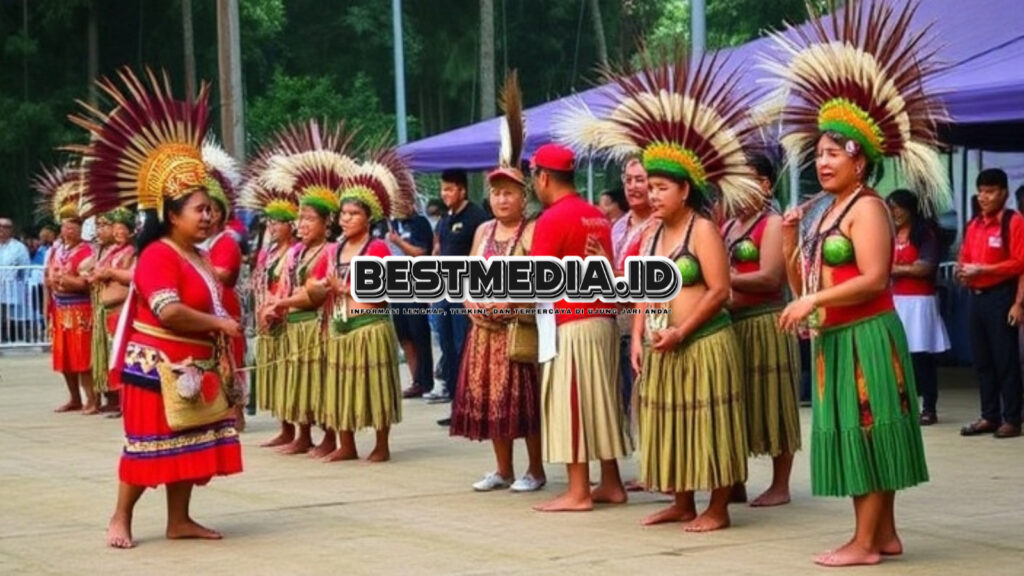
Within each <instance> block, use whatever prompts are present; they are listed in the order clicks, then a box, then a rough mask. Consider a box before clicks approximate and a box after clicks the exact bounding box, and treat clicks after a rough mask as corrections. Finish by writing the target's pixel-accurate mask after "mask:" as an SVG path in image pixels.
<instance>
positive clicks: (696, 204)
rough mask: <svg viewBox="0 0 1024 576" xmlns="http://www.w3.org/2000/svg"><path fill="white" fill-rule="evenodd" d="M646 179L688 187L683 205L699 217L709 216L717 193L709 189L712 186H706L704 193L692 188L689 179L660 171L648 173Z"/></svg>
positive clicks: (694, 187) (692, 185)
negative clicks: (658, 179)
mask: <svg viewBox="0 0 1024 576" xmlns="http://www.w3.org/2000/svg"><path fill="white" fill-rule="evenodd" d="M647 178H664V179H666V180H671V181H672V182H675V183H676V184H678V185H679V186H684V185H685V186H689V187H690V193H689V194H688V195H687V196H686V202H685V204H686V205H687V206H689V207H690V208H692V209H693V210H694V211H695V212H697V213H698V214H700V215H701V216H705V217H710V216H711V208H712V205H713V204H714V201H715V196H716V195H717V193H718V192H717V190H715V189H712V188H711V186H712V184H708V189H707V190H706V191H704V190H700V189H699V188H697V187H696V186H694V184H693V182H692V181H691V180H690V179H689V178H686V177H683V176H679V175H676V174H672V173H671V172H664V171H661V170H650V171H648V172H647Z"/></svg>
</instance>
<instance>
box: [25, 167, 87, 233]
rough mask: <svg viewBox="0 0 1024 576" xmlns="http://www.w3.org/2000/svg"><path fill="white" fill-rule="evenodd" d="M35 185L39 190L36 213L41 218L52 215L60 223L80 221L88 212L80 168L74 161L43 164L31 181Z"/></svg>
mask: <svg viewBox="0 0 1024 576" xmlns="http://www.w3.org/2000/svg"><path fill="white" fill-rule="evenodd" d="M32 188H34V189H35V190H36V192H38V193H39V198H38V200H37V204H36V214H37V215H38V216H39V217H40V218H41V219H46V218H53V219H54V221H56V222H57V223H58V224H59V223H61V222H63V221H64V220H69V219H70V220H81V219H82V218H83V214H85V213H86V212H88V210H87V209H86V208H87V206H85V202H86V199H85V182H83V180H82V173H81V170H80V169H79V168H78V167H76V166H74V165H73V164H71V163H67V164H64V165H63V166H51V167H46V166H44V167H43V168H42V170H41V171H40V172H39V174H37V175H36V177H35V178H34V179H33V180H32Z"/></svg>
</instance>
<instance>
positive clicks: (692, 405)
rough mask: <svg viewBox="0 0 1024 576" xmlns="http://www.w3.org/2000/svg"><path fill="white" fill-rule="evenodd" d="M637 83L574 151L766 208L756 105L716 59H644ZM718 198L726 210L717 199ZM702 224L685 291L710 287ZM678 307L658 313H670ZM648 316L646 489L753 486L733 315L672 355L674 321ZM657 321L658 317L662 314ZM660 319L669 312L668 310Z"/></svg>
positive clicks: (676, 254)
mask: <svg viewBox="0 0 1024 576" xmlns="http://www.w3.org/2000/svg"><path fill="white" fill-rule="evenodd" d="M644 64H645V66H644V69H643V70H641V71H640V72H639V73H638V74H636V75H633V74H630V73H627V72H623V73H615V72H609V73H608V74H607V76H608V78H609V79H610V80H612V81H614V82H616V84H617V87H618V88H619V89H620V90H618V91H617V92H616V93H614V95H613V96H612V97H613V98H614V99H615V101H614V103H615V107H614V108H613V109H612V111H611V113H610V114H609V115H608V117H607V118H605V119H598V118H597V117H595V116H594V115H593V114H592V113H591V112H590V111H589V110H587V109H586V108H585V107H583V108H582V109H580V110H578V111H576V112H575V113H573V114H572V115H571V116H570V117H568V118H565V119H564V121H563V123H562V125H561V126H560V128H559V130H560V132H561V133H562V134H563V136H564V138H565V140H566V141H568V142H570V143H571V144H572V145H573V146H574V147H576V148H578V149H580V150H590V151H593V152H595V153H596V154H598V155H602V156H606V157H609V158H611V159H614V160H616V161H619V162H621V161H623V160H624V159H625V158H627V157H629V156H631V155H635V154H637V153H642V155H643V156H642V157H643V164H644V169H645V170H647V174H648V177H658V176H660V177H664V178H668V179H670V180H673V181H676V182H680V181H686V182H689V184H690V194H702V195H704V196H705V197H706V198H707V199H708V200H709V202H708V204H710V203H711V202H710V200H712V199H718V200H720V201H721V203H722V205H724V206H726V207H727V208H733V209H739V208H742V207H744V206H750V205H753V204H755V203H756V202H759V196H760V189H759V188H758V185H757V182H756V180H755V179H754V178H753V174H752V172H751V171H750V169H749V168H748V167H747V165H746V163H747V159H746V156H745V154H744V150H743V147H742V142H743V140H744V138H745V137H746V135H747V134H748V132H749V130H750V126H749V124H747V123H745V122H744V120H745V118H744V112H745V108H746V107H747V104H748V103H747V98H746V97H745V96H743V95H740V94H738V93H737V90H736V77H735V76H731V77H729V78H725V79H723V78H719V77H716V75H715V71H716V70H717V69H718V66H717V64H718V63H717V59H716V58H715V57H710V58H705V59H701V60H699V61H697V62H691V61H690V59H689V57H688V56H687V55H685V54H684V53H682V52H681V51H679V52H676V53H675V55H674V58H672V59H670V61H667V62H665V63H663V64H655V63H653V62H652V61H651V59H650V56H649V55H646V54H645V55H644ZM712 188H715V189H717V190H718V191H719V192H718V198H713V197H712V196H711V189H712ZM697 217H698V216H697V215H696V213H694V214H693V215H692V216H691V217H690V221H689V224H688V225H687V228H686V230H685V233H684V235H683V241H682V243H681V244H680V245H679V246H678V247H676V248H674V249H673V250H672V253H671V254H670V255H669V259H671V260H673V261H674V262H675V263H676V266H677V267H678V268H679V272H680V277H681V280H682V285H683V286H684V287H686V286H694V285H697V284H700V283H703V276H702V273H701V264H700V262H699V261H698V259H697V257H696V256H695V255H694V254H693V252H692V250H693V243H692V241H691V234H692V232H693V226H694V222H695V221H696V220H697ZM663 230H664V225H663V224H659V225H658V226H656V227H654V228H652V230H651V231H650V232H649V233H648V234H647V235H646V236H645V239H644V242H643V245H642V246H641V248H640V254H642V255H651V256H654V255H656V254H655V251H656V249H657V246H658V241H659V239H660V236H661V234H662V231H663ZM667 306H669V304H667V303H665V304H653V305H649V307H653V308H667ZM648 312H649V314H648V315H647V316H646V330H645V332H644V339H645V341H646V342H647V343H648V345H647V347H646V349H645V352H644V358H643V372H642V373H641V374H640V382H638V383H637V384H636V386H635V392H634V394H636V395H637V396H638V401H637V404H638V420H639V421H638V427H639V433H640V481H641V482H642V483H644V484H645V485H646V486H647V487H648V489H650V490H652V491H660V492H673V493H682V492H691V491H695V490H715V489H718V488H723V487H727V486H732V485H734V484H737V483H741V482H744V481H745V480H746V478H747V432H746V419H745V418H746V416H745V407H744V387H745V384H744V379H745V373H744V370H743V363H742V359H741V355H740V348H739V346H738V344H737V341H736V336H735V333H734V331H733V328H732V321H731V320H730V317H729V313H728V312H727V311H726V310H725V309H722V310H720V311H719V312H718V313H717V314H715V315H714V316H712V317H711V318H710V319H709V320H708V321H706V322H705V323H704V324H703V325H702V326H700V327H699V328H697V329H696V330H695V331H694V332H693V333H692V334H690V335H689V336H688V337H687V338H686V339H685V340H684V341H683V342H682V343H680V344H679V345H678V346H677V347H676V348H675V349H673V350H670V351H668V352H660V351H656V350H654V349H653V348H651V347H650V345H649V342H650V338H651V335H652V334H653V333H654V332H655V331H656V330H661V329H664V328H666V327H667V321H668V318H669V315H668V314H667V313H661V314H658V313H655V314H650V312H651V311H650V310H648ZM654 312H658V310H654ZM661 312H667V310H662V311H661Z"/></svg>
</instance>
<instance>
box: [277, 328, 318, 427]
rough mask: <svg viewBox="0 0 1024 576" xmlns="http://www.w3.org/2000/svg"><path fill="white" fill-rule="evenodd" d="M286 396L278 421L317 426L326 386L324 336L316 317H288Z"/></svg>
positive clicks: (284, 396) (286, 332)
mask: <svg viewBox="0 0 1024 576" xmlns="http://www.w3.org/2000/svg"><path fill="white" fill-rule="evenodd" d="M285 353H286V354H287V355H288V361H287V362H286V363H285V365H286V367H285V378H284V386H283V388H284V390H283V392H284V394H283V398H282V400H283V402H282V403H281V404H282V406H281V412H280V414H279V415H277V417H278V418H280V419H281V420H284V421H286V422H292V423H296V424H314V423H316V422H315V420H314V419H313V415H314V414H316V411H317V409H318V404H317V402H318V401H319V399H320V397H321V394H322V393H321V390H322V388H323V385H324V367H325V366H324V363H325V358H324V334H323V330H322V329H321V325H320V318H319V316H318V315H317V314H316V313H309V314H302V315H296V316H295V317H289V319H288V324H287V326H286V327H285Z"/></svg>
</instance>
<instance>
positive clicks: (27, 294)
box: [0, 266, 50, 349]
mask: <svg viewBox="0 0 1024 576" xmlns="http://www.w3.org/2000/svg"><path fill="white" fill-rule="evenodd" d="M46 321H47V318H46V304H45V301H44V299H43V267H42V266H0V349H5V348H24V347H39V346H49V345H50V338H49V332H48V329H47V326H46Z"/></svg>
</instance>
